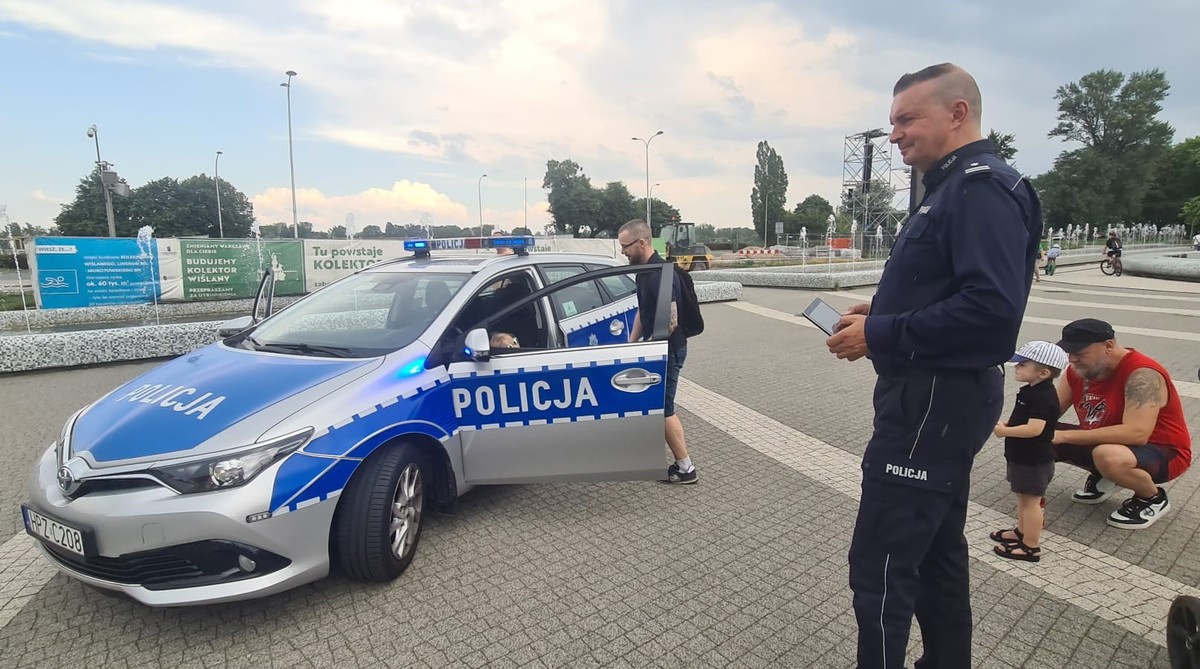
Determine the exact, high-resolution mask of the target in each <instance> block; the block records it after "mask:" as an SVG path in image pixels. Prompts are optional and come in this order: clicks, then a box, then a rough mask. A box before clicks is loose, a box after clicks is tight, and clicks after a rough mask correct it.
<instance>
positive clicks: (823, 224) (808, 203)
mask: <svg viewBox="0 0 1200 669" xmlns="http://www.w3.org/2000/svg"><path fill="white" fill-rule="evenodd" d="M832 213H833V205H832V204H830V203H829V200H826V199H825V198H823V197H821V196H820V195H809V196H808V197H806V198H804V199H803V200H801V201H800V202H799V203H798V204H797V205H796V208H795V209H793V210H792V212H791V214H790V215H789V216H788V217H787V219H786V220H785V222H784V226H783V229H784V231H785V232H787V233H788V234H792V235H794V234H798V233H799V232H800V229H801V228H807V229H808V233H809V234H813V233H814V232H817V231H824V230H825V228H827V227H828V225H829V224H828V222H827V221H828V220H829V215H830V214H832Z"/></svg>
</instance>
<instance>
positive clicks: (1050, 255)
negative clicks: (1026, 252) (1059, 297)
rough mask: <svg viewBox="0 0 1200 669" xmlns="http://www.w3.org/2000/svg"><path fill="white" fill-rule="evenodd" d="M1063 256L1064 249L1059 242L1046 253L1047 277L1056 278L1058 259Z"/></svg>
mask: <svg viewBox="0 0 1200 669" xmlns="http://www.w3.org/2000/svg"><path fill="white" fill-rule="evenodd" d="M1060 255H1062V247H1061V246H1059V245H1058V243H1057V242H1055V243H1054V245H1053V246H1051V247H1050V250H1049V251H1046V276H1054V270H1055V269H1057V268H1058V257H1059V256H1060Z"/></svg>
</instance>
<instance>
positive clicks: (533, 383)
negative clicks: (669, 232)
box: [22, 237, 671, 606]
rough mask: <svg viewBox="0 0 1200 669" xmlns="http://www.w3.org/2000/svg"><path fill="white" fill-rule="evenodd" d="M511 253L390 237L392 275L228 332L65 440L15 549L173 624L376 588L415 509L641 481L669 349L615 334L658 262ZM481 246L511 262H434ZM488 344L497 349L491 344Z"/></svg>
mask: <svg viewBox="0 0 1200 669" xmlns="http://www.w3.org/2000/svg"><path fill="white" fill-rule="evenodd" d="M533 241H534V240H533V238H532V237H513V238H506V237H492V238H469V239H457V240H410V241H408V242H406V243H405V248H406V249H408V250H410V251H412V252H413V255H412V256H411V257H406V258H402V259H396V260H391V261H386V262H382V263H379V264H376V265H374V266H371V267H369V268H367V269H364V270H361V271H359V272H357V273H355V274H353V275H350V276H348V277H346V278H344V279H342V280H340V281H338V282H335V283H334V284H332V285H330V286H328V287H326V288H323V289H321V290H319V291H317V292H315V293H312V294H311V295H308V296H307V297H305V298H303V299H301V300H299V301H297V302H295V303H294V304H292V305H291V306H289V307H288V308H286V309H283V310H281V311H279V312H278V313H275V314H270V313H269V311H270V309H269V306H267V309H266V316H267V317H266V318H265V319H255V318H251V317H244V318H243V319H235V321H231V322H230V323H227V324H226V327H225V328H224V329H223V332H222V335H223V336H225V337H226V338H224V339H223V340H221V341H219V342H217V343H214V344H212V345H210V346H207V347H204V348H201V349H199V350H196V351H194V352H192V353H188V354H186V355H183V356H181V357H179V358H176V359H174V360H171V361H170V362H167V363H164V364H163V365H161V366H159V367H157V368H155V369H153V370H152V371H150V372H147V373H146V374H143V375H142V376H140V377H138V378H136V379H134V380H133V381H130V382H129V383H127V384H125V385H123V386H121V387H119V388H116V389H115V390H113V391H112V392H110V393H108V394H107V395H105V396H104V397H102V398H100V399H99V400H97V401H95V402H93V403H92V404H90V405H88V406H86V407H84V408H82V409H80V410H79V411H78V412H77V413H76V414H75V415H73V416H72V417H71V418H70V419H69V420H68V421H67V423H66V425H64V426H63V429H62V432H61V434H60V435H59V438H58V439H57V440H56V441H55V442H54V443H53V444H51V445H50V447H49V448H47V449H46V451H45V452H44V453H43V454H42V456H41V458H40V459H39V460H38V461H37V463H36V464H35V466H34V471H33V475H32V479H31V483H30V486H29V501H28V503H27V504H25V505H23V506H22V516H23V520H24V522H25V527H26V530H27V531H28V533H29V534H30V535H32V536H33V537H34V538H36V539H37V540H38V541H39V543H40V547H41V549H42V551H43V552H44V554H45V556H46V557H47V558H48V559H49V560H50V561H51V562H53V563H54V565H55V566H57V567H58V568H59V569H61V570H62V571H63V572H65V573H67V574H68V575H70V576H72V577H74V578H76V579H79V580H80V581H82V582H84V583H85V584H88V585H90V586H93V587H96V588H100V589H105V590H109V591H116V592H118V593H123V594H125V595H128V596H130V597H132V598H134V599H136V600H137V601H140V602H142V603H144V604H147V605H151V606H179V605H188V604H199V603H212V602H222V601H231V600H239V599H246V598H251V597H260V596H264V595H268V594H271V593H276V592H280V591H282V590H286V589H289V588H293V587H295V586H297V585H300V584H303V583H307V582H310V581H314V580H317V579H320V578H322V577H324V576H325V575H326V574H328V573H329V571H330V569H331V566H333V565H337V566H339V567H340V568H341V569H342V570H343V571H344V572H345V573H347V574H348V575H350V576H351V577H353V578H356V579H361V580H367V581H387V580H390V579H394V578H396V577H397V576H399V575H400V574H401V573H402V572H403V571H404V570H405V568H406V567H407V566H408V565H409V563H410V562H411V561H412V559H413V556H414V554H415V553H416V550H417V544H418V542H419V540H420V537H421V528H422V526H423V524H424V520H425V514H426V513H427V512H428V511H429V510H430V509H431V508H433V507H434V506H436V505H445V504H449V503H451V502H452V501H453V500H454V499H455V498H456V497H457V496H459V495H462V494H463V493H465V492H467V491H468V490H470V489H471V488H472V487H473V486H476V485H486V484H500V483H530V482H540V481H578V480H590V481H598V480H629V479H653V478H657V477H659V476H660V475H661V472H662V466H663V463H664V445H663V436H662V435H663V415H662V414H663V401H664V393H665V376H666V353H667V343H666V334H667V333H666V332H665V325H661V326H658V327H656V329H657V330H662V331H659V332H655V333H653V334H654V336H653V337H652V338H651V339H650V340H648V341H641V342H634V343H630V342H629V341H628V337H629V332H630V329H631V327H632V321H633V318H634V316H635V314H636V310H637V303H636V302H637V300H636V295H635V274H637V273H639V272H644V273H646V274H647V276H645V277H644V278H643V279H641V280H649V281H660V282H662V283H660V284H659V285H660V288H661V287H666V286H669V285H670V284H669V282H670V280H671V276H670V271H669V268H670V267H671V266H670V265H646V266H638V267H630V266H626V265H621V264H620V263H618V261H616V260H614V259H612V258H608V257H603V256H594V255H584V254H556V253H548V254H539V253H535V254H529V253H527V252H526V249H527V248H529V247H531V246H532V244H533ZM481 247H482V248H490V247H496V248H500V247H508V248H510V249H512V250H514V251H515V253H512V254H509V255H493V254H490V253H488V254H476V255H465V254H457V255H449V256H443V255H442V254H441V252H442V251H443V250H445V249H453V248H481ZM431 251H438V253H437V254H431ZM271 292H272V278H271V276H270V275H269V274H268V275H266V276H264V281H263V287H262V289H261V290H260V296H259V297H260V300H262V301H263V303H264V304H266V305H269V303H270V297H271ZM659 294H660V295H667V296H669V295H670V289H669V287H668V288H667V290H665V291H664V290H661V289H660V290H659ZM655 308H656V309H658V310H659V311H658V313H659V314H660V317H658V318H656V321H655V322H656V323H658V324H666V323H667V322H668V320H669V319H668V318H667V317H666V312H667V309H668V308H669V307H668V304H667V303H666V301H665V300H660V303H659V304H657V305H655ZM500 332H503V333H506V334H509V335H511V336H512V338H513V339H515V341H516V343H517V347H516V348H504V349H493V348H491V347H490V345H489V341H490V338H491V337H492V336H494V335H496V334H497V333H500ZM506 340H507V339H506Z"/></svg>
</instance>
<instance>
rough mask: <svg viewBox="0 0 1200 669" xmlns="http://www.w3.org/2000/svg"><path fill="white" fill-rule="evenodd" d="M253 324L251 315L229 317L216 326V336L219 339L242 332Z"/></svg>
mask: <svg viewBox="0 0 1200 669" xmlns="http://www.w3.org/2000/svg"><path fill="white" fill-rule="evenodd" d="M252 325H254V317H253V316H238V317H237V318H231V319H229V320H227V321H225V322H224V323H221V324H220V325H218V326H217V336H218V337H220V338H221V339H227V338H229V337H232V336H234V335H236V334H238V333H241V332H244V331H246V330H247V329H249V328H250V326H252Z"/></svg>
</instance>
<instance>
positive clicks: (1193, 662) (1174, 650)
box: [1167, 595, 1200, 669]
mask: <svg viewBox="0 0 1200 669" xmlns="http://www.w3.org/2000/svg"><path fill="white" fill-rule="evenodd" d="M1167 654H1168V656H1169V658H1170V661H1171V669H1197V668H1200V599H1196V598H1195V597H1189V596H1187V595H1180V596H1179V597H1176V598H1175V601H1174V602H1172V603H1171V610H1170V612H1169V613H1167Z"/></svg>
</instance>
